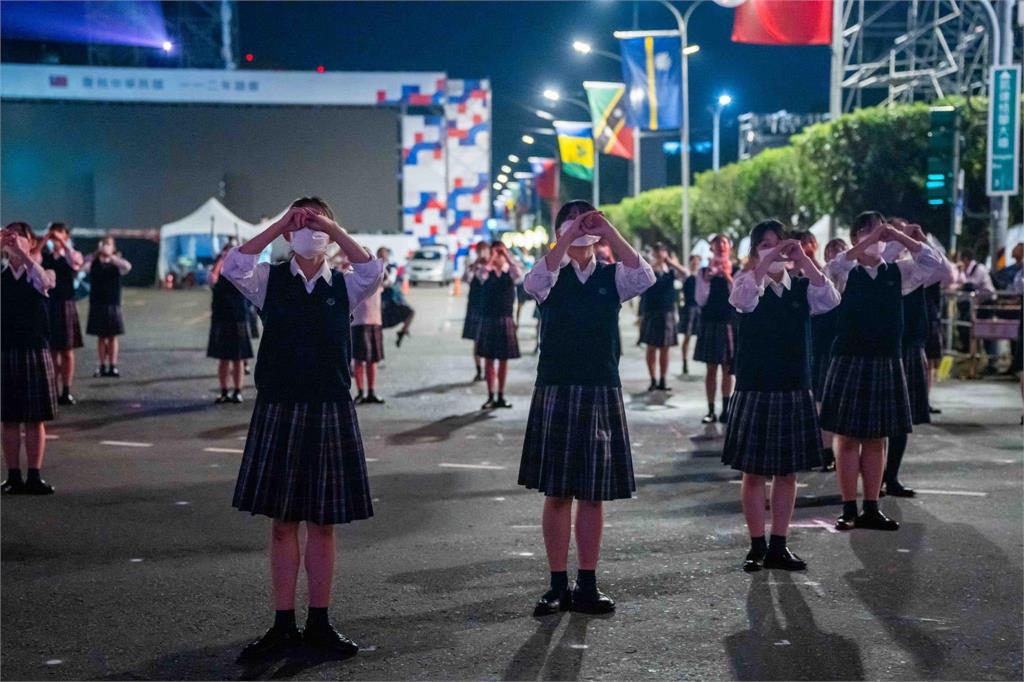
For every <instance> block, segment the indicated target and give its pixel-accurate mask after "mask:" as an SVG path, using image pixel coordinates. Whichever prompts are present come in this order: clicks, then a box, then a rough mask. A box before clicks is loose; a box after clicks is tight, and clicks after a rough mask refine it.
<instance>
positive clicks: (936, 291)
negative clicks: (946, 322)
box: [924, 282, 944, 414]
mask: <svg viewBox="0 0 1024 682" xmlns="http://www.w3.org/2000/svg"><path fill="white" fill-rule="evenodd" d="M943 288H944V287H943V285H942V284H941V283H939V282H936V283H935V284H929V285H928V286H926V287H925V288H924V304H925V312H926V314H927V315H928V338H927V339H925V343H924V356H925V357H926V358H927V359H928V394H929V396H930V395H931V390H932V386H933V385H934V384H935V376H936V374H938V371H939V364H940V363H941V362H942V346H943V345H944V342H943V340H942V290H943ZM928 413H929V414H942V410H940V409H939V408H937V407H935V406H933V405H932V404H931V400H930V399H929V401H928Z"/></svg>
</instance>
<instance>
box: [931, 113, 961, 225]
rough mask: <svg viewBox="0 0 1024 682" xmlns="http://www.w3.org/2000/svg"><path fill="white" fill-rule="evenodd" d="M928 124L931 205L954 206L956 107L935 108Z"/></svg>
mask: <svg viewBox="0 0 1024 682" xmlns="http://www.w3.org/2000/svg"><path fill="white" fill-rule="evenodd" d="M928 123H929V126H928V169H927V175H926V178H925V194H926V197H927V199H928V205H929V206H936V207H938V206H950V205H952V203H953V200H954V195H955V191H956V187H955V186H956V166H957V110H956V107H932V108H931V109H930V110H929V112H928Z"/></svg>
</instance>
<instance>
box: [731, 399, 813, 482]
mask: <svg viewBox="0 0 1024 682" xmlns="http://www.w3.org/2000/svg"><path fill="white" fill-rule="evenodd" d="M722 462H723V463H725V464H727V465H729V466H731V467H732V468H733V469H736V470H738V471H742V472H744V473H747V474H757V475H758V476H774V475H780V476H785V475H786V474H792V473H794V472H797V471H807V470H809V469H814V468H815V467H820V466H821V429H820V427H819V425H818V410H817V408H816V407H815V404H814V395H813V394H812V393H811V391H810V390H807V389H805V390H800V391H736V392H735V393H733V394H732V399H731V400H730V401H729V425H728V427H727V429H726V433H725V448H724V449H723V451H722Z"/></svg>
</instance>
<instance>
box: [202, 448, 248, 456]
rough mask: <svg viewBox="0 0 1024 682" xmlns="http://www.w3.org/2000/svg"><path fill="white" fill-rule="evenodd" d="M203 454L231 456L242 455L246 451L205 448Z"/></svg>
mask: <svg viewBox="0 0 1024 682" xmlns="http://www.w3.org/2000/svg"><path fill="white" fill-rule="evenodd" d="M203 452H226V453H228V454H231V455H240V454H242V453H243V452H245V450H239V449H238V448H203Z"/></svg>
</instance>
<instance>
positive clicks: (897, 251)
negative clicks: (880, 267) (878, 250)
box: [882, 241, 907, 263]
mask: <svg viewBox="0 0 1024 682" xmlns="http://www.w3.org/2000/svg"><path fill="white" fill-rule="evenodd" d="M906 248H907V247H905V246H903V244H901V243H900V242H896V241H892V242H886V244H885V248H884V249H882V260H884V261H885V262H886V263H895V262H896V260H897V259H898V258H899V257H900V256H901V255H903V252H904V251H905V250H906Z"/></svg>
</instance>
